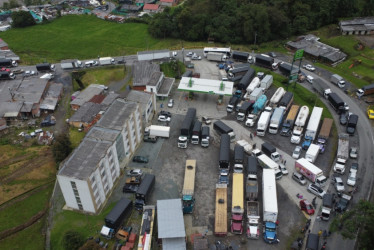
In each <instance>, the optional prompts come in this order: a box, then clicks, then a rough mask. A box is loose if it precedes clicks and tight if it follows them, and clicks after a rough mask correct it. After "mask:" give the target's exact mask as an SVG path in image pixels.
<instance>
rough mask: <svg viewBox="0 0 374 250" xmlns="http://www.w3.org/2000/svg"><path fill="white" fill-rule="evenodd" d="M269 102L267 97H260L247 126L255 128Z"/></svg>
mask: <svg viewBox="0 0 374 250" xmlns="http://www.w3.org/2000/svg"><path fill="white" fill-rule="evenodd" d="M266 102H267V97H266V95H262V96H260V97H259V98H258V99H257V101H256V102H255V103H254V104H253V107H252V112H251V113H250V114H248V116H247V120H246V122H245V125H246V126H248V127H253V126H254V125H255V122H256V121H257V118H258V116H259V115H260V114H261V111H262V110H263V109H264V107H265V105H266Z"/></svg>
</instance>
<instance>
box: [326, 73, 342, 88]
mask: <svg viewBox="0 0 374 250" xmlns="http://www.w3.org/2000/svg"><path fill="white" fill-rule="evenodd" d="M330 81H331V82H332V83H333V84H335V85H337V86H338V87H339V88H344V87H345V81H344V79H343V77H341V76H340V75H337V74H333V75H332V76H331V78H330Z"/></svg>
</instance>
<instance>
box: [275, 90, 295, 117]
mask: <svg viewBox="0 0 374 250" xmlns="http://www.w3.org/2000/svg"><path fill="white" fill-rule="evenodd" d="M292 102H293V93H292V92H286V93H285V94H284V96H283V97H282V99H281V100H280V101H279V104H278V107H280V108H284V110H285V111H286V112H287V111H288V109H289V108H290V107H291V104H292Z"/></svg>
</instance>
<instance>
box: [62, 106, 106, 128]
mask: <svg viewBox="0 0 374 250" xmlns="http://www.w3.org/2000/svg"><path fill="white" fill-rule="evenodd" d="M102 110H103V108H102V105H101V104H99V103H93V102H86V103H85V104H83V106H81V107H80V108H79V109H78V110H77V111H76V112H75V113H74V115H72V116H71V117H70V119H69V120H70V121H71V122H87V123H90V122H92V120H93V119H94V118H95V116H96V115H97V114H98V113H99V112H100V111H102Z"/></svg>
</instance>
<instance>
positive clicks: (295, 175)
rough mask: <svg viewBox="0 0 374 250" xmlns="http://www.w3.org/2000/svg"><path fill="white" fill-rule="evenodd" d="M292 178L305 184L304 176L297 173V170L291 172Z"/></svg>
mask: <svg viewBox="0 0 374 250" xmlns="http://www.w3.org/2000/svg"><path fill="white" fill-rule="evenodd" d="M292 179H294V180H295V181H296V182H298V183H299V184H301V185H305V184H306V180H305V178H304V176H303V175H302V174H300V173H298V172H294V173H293V174H292Z"/></svg>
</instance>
